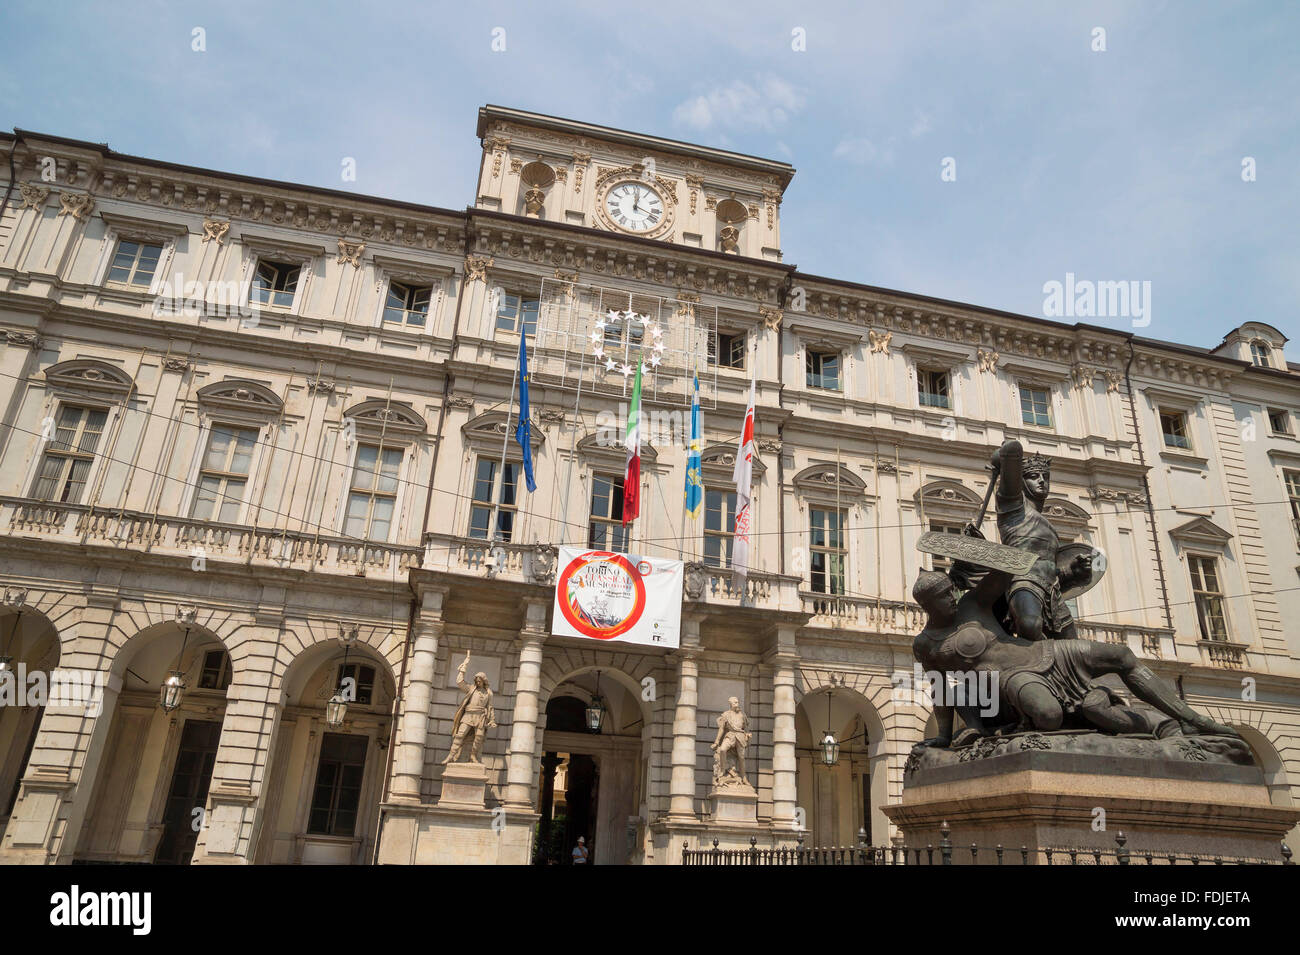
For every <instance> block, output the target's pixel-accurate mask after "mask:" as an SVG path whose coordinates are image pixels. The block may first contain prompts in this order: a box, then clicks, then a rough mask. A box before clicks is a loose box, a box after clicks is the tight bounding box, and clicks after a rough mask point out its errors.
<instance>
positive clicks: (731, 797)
mask: <svg viewBox="0 0 1300 955" xmlns="http://www.w3.org/2000/svg"><path fill="white" fill-rule="evenodd" d="M707 821H708V824H709V825H711V826H757V825H758V793H757V792H755V791H754V787H753V786H751V785H749V783H736V784H732V785H730V786H714V787H713V788H712V789H710V790H709V811H708V819H707Z"/></svg>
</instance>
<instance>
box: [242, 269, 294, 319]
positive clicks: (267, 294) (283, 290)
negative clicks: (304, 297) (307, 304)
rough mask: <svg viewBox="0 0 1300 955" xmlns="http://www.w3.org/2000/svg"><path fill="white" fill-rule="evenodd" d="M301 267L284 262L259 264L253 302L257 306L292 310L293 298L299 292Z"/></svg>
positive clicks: (254, 282) (254, 280) (254, 281)
mask: <svg viewBox="0 0 1300 955" xmlns="http://www.w3.org/2000/svg"><path fill="white" fill-rule="evenodd" d="M301 273H302V269H301V267H299V266H297V265H288V264H286V263H284V262H258V263H257V275H256V277H255V278H254V279H253V293H252V301H253V302H254V304H257V305H270V306H271V307H273V308H292V307H293V297H294V295H295V294H296V293H297V291H298V276H299V275H300V274H301Z"/></svg>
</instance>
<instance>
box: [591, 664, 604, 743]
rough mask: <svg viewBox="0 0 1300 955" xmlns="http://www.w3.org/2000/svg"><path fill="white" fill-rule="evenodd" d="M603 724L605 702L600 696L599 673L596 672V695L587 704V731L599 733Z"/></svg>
mask: <svg viewBox="0 0 1300 955" xmlns="http://www.w3.org/2000/svg"><path fill="white" fill-rule="evenodd" d="M604 722H605V700H604V698H603V697H602V696H601V695H600V671H599V670H597V671H596V693H595V695H593V696H592V698H591V702H590V703H588V704H587V731H588V732H591V733H599V732H600V728H601V726H602V725H604Z"/></svg>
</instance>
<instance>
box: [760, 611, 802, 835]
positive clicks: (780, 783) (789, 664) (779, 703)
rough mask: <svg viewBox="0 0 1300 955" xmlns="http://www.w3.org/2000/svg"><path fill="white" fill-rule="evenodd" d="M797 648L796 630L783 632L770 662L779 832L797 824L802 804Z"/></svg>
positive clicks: (774, 799) (775, 822)
mask: <svg viewBox="0 0 1300 955" xmlns="http://www.w3.org/2000/svg"><path fill="white" fill-rule="evenodd" d="M793 647H794V630H793V629H790V630H788V631H787V630H786V629H785V628H781V629H780V630H779V631H778V633H777V641H776V648H775V652H773V653H772V654H770V656H769V657H768V660H767V662H768V663H769V664H770V665H771V667H772V825H773V827H776V828H788V827H790V826H792V825H793V824H794V818H795V806H796V803H797V802H798V795H797V789H796V786H795V771H796V768H797V763H796V755H795V730H794V715H795V702H794V681H795V670H796V668H797V667H798V665H799V657H798V655H797V654H796V653H795V652H794V650H793Z"/></svg>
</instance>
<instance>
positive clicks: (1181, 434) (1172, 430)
mask: <svg viewBox="0 0 1300 955" xmlns="http://www.w3.org/2000/svg"><path fill="white" fill-rule="evenodd" d="M1160 433H1161V434H1163V435H1164V438H1165V447H1166V448H1181V449H1182V450H1184V451H1190V450H1192V441H1191V438H1189V437H1188V436H1187V415H1185V414H1183V413H1182V412H1181V411H1165V410H1164V409H1163V408H1162V409H1161V410H1160Z"/></svg>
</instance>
